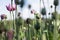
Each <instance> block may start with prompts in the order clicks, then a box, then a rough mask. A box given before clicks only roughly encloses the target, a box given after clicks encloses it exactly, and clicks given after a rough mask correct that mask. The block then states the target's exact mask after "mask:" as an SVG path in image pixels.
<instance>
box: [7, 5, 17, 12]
mask: <svg viewBox="0 0 60 40" xmlns="http://www.w3.org/2000/svg"><path fill="white" fill-rule="evenodd" d="M6 8H7V10H8V11H14V10H16V5H10V4H9V5H8V6H6Z"/></svg>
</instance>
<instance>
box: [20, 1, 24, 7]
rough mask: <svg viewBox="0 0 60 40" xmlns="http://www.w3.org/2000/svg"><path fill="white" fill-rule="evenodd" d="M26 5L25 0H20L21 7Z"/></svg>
mask: <svg viewBox="0 0 60 40" xmlns="http://www.w3.org/2000/svg"><path fill="white" fill-rule="evenodd" d="M23 6H24V0H21V1H20V7H21V8H22V7H23Z"/></svg>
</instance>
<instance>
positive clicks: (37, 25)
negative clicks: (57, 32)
mask: <svg viewBox="0 0 60 40" xmlns="http://www.w3.org/2000/svg"><path fill="white" fill-rule="evenodd" d="M35 29H36V31H38V30H39V29H40V24H39V22H38V21H37V22H36V24H35Z"/></svg>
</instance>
